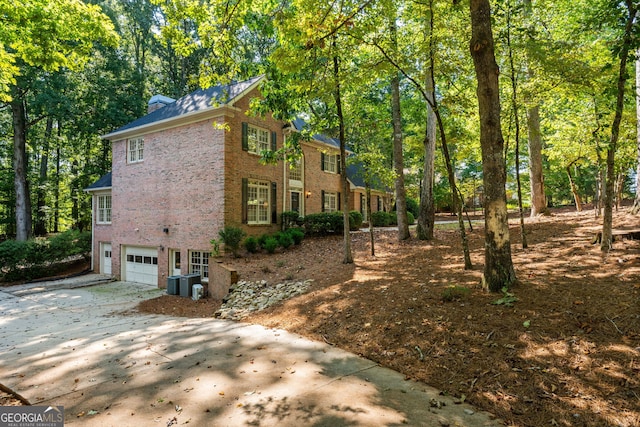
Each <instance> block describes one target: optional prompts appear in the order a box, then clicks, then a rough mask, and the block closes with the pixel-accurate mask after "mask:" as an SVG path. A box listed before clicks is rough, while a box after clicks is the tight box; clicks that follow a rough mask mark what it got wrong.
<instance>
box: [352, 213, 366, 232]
mask: <svg viewBox="0 0 640 427" xmlns="http://www.w3.org/2000/svg"><path fill="white" fill-rule="evenodd" d="M362 221H363V218H362V214H361V213H360V211H350V212H349V230H351V231H356V230H359V229H360V227H362Z"/></svg>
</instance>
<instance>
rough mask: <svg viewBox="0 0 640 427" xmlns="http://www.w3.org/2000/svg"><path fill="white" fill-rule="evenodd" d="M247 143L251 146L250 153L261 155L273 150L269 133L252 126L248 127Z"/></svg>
mask: <svg viewBox="0 0 640 427" xmlns="http://www.w3.org/2000/svg"><path fill="white" fill-rule="evenodd" d="M247 143H248V144H249V152H250V153H254V154H260V153H262V152H263V151H267V150H269V149H270V148H271V141H270V140H269V131H268V130H266V129H262V128H258V127H255V126H252V125H248V127H247Z"/></svg>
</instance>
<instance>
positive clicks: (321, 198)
mask: <svg viewBox="0 0 640 427" xmlns="http://www.w3.org/2000/svg"><path fill="white" fill-rule="evenodd" d="M320 206H321V211H322V212H324V190H322V191H321V192H320Z"/></svg>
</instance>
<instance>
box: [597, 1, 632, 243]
mask: <svg viewBox="0 0 640 427" xmlns="http://www.w3.org/2000/svg"><path fill="white" fill-rule="evenodd" d="M625 4H626V6H627V11H628V12H629V16H628V17H627V22H626V24H625V31H624V36H623V40H622V47H621V49H620V53H619V55H620V69H619V74H618V90H617V92H618V93H617V98H616V114H615V117H614V118H613V124H612V125H611V140H610V142H609V146H608V147H607V177H606V183H605V196H604V214H603V219H602V242H601V245H600V249H601V250H603V251H608V250H609V249H611V245H612V243H613V235H612V227H613V198H614V196H615V194H614V191H613V186H614V181H615V179H616V172H615V159H616V150H617V148H618V137H619V133H620V122H621V121H622V111H623V109H624V91H625V87H626V85H627V58H628V56H629V50H631V42H632V32H633V24H634V21H635V19H636V15H637V13H638V10H637V8H636V6H635V4H634V2H633V1H631V0H626V1H625Z"/></svg>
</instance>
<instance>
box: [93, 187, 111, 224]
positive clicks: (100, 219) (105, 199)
mask: <svg viewBox="0 0 640 427" xmlns="http://www.w3.org/2000/svg"><path fill="white" fill-rule="evenodd" d="M97 203H98V206H97V212H96V213H97V217H96V222H97V223H98V224H111V194H102V195H98V200H97Z"/></svg>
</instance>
